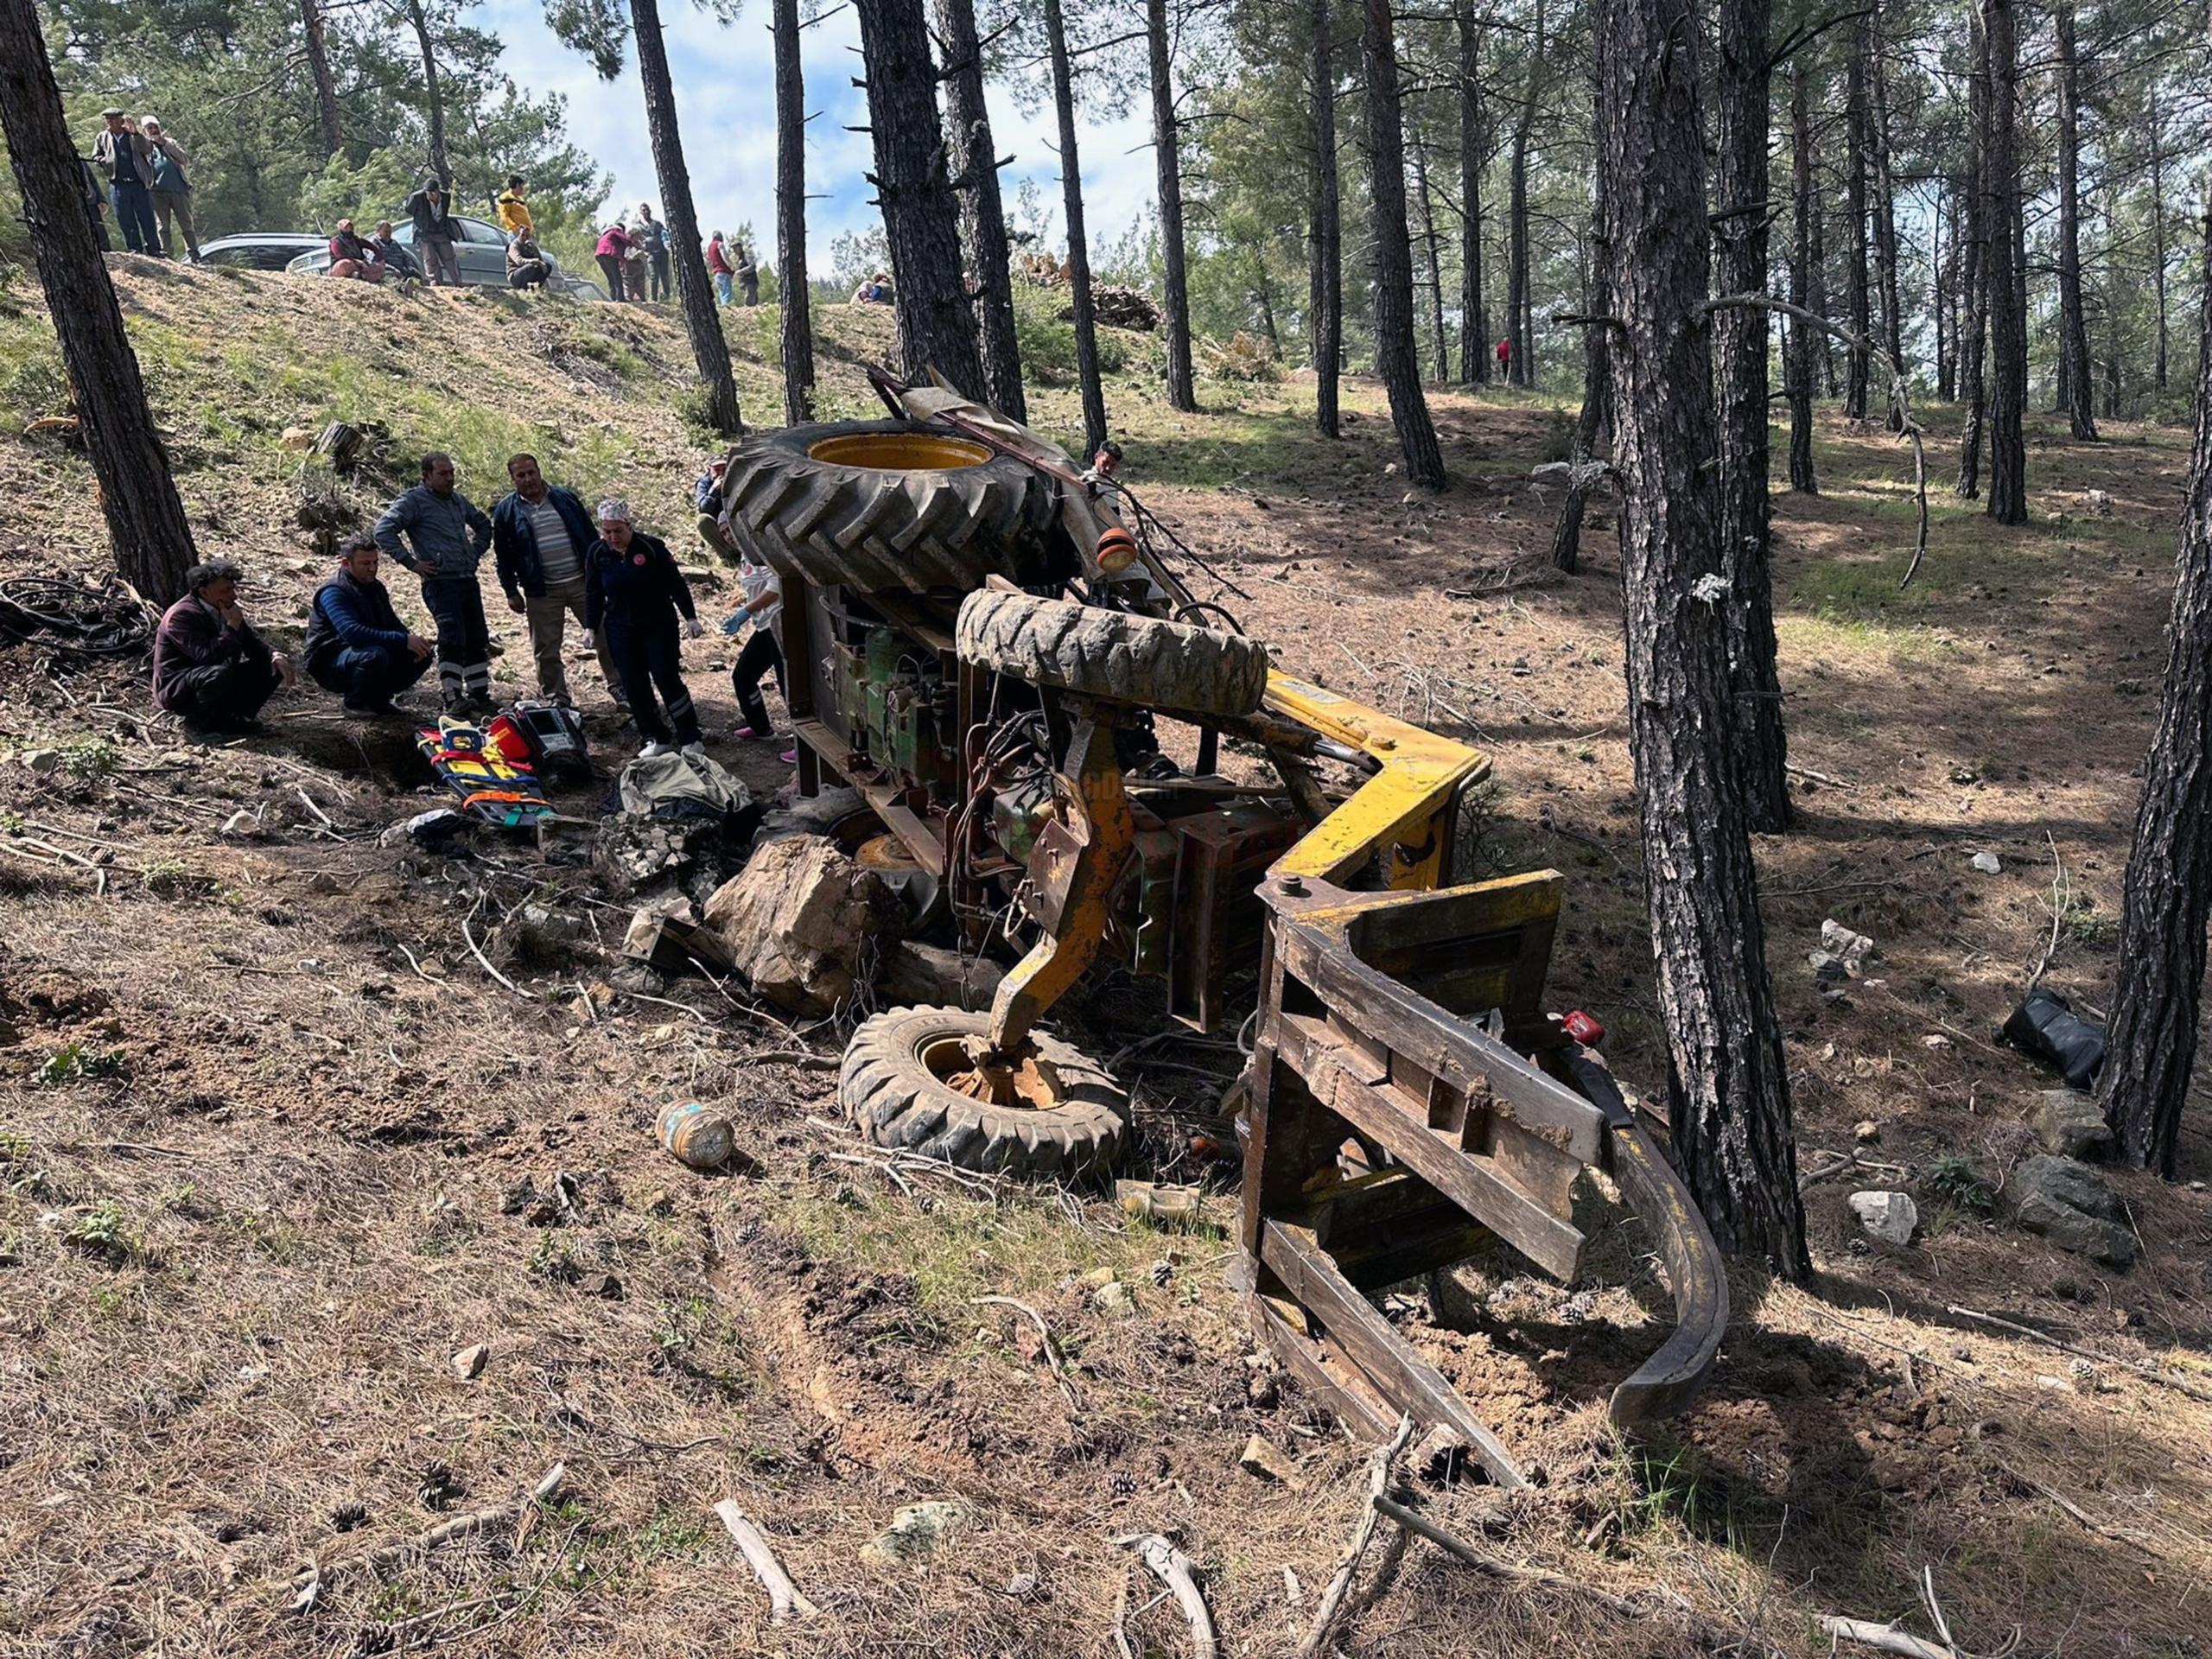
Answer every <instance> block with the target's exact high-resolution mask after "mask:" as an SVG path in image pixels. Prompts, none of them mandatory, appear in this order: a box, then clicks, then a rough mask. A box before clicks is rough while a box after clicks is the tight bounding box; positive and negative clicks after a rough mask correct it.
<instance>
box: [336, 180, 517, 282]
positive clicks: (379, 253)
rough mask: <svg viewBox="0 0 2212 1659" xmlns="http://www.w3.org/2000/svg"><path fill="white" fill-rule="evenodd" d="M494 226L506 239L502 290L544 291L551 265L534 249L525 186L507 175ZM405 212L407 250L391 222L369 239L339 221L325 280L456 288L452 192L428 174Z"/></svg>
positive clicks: (459, 235)
mask: <svg viewBox="0 0 2212 1659" xmlns="http://www.w3.org/2000/svg"><path fill="white" fill-rule="evenodd" d="M497 206H498V211H499V226H500V229H501V230H503V231H504V232H505V233H506V238H507V285H508V286H509V287H511V288H518V289H526V288H543V286H544V285H545V281H546V278H547V277H550V276H551V275H552V264H551V262H550V260H548V259H547V258H546V257H545V254H544V252H543V250H542V249H540V248H539V247H538V245H537V231H536V229H535V227H534V226H532V225H531V219H530V186H529V183H528V181H526V180H524V178H523V177H522V175H519V174H515V175H510V176H509V178H508V180H507V188H506V189H505V191H504V192H502V193H501V194H500V196H499V202H498V204H497ZM406 213H407V218H408V220H409V222H410V224H411V225H412V226H414V231H415V238H414V246H413V248H412V249H411V250H410V248H409V247H407V246H406V245H404V243H402V242H400V241H399V240H398V239H397V238H396V237H395V236H394V235H393V234H392V226H391V220H390V219H385V220H381V221H379V222H378V226H377V232H376V234H375V235H374V236H368V237H365V236H362V235H361V234H359V232H358V231H357V230H356V229H355V227H354V224H353V220H352V219H340V220H339V221H338V228H337V231H336V232H334V234H333V235H332V237H331V238H330V264H329V265H328V267H327V269H326V270H324V272H323V275H325V276H326V277H340V278H350V279H352V280H353V281H357V282H365V283H381V282H384V281H385V280H386V279H387V278H397V279H400V280H403V281H404V280H406V279H409V278H420V279H422V280H423V281H425V282H428V283H429V284H430V285H431V286H432V287H433V288H436V287H447V288H459V287H460V286H461V257H460V255H459V254H458V253H457V252H456V251H455V249H454V244H455V243H457V242H461V241H464V240H466V239H467V238H466V236H465V235H464V233H463V232H462V231H461V226H460V225H459V224H458V223H457V222H456V221H455V219H454V214H453V196H452V193H451V192H450V191H448V189H447V188H446V186H445V181H443V180H442V179H439V178H437V177H436V176H435V175H433V176H432V177H430V178H429V179H426V180H424V181H423V185H422V187H421V188H419V189H417V190H416V192H415V194H413V195H411V196H410V197H408V198H407V202H406Z"/></svg>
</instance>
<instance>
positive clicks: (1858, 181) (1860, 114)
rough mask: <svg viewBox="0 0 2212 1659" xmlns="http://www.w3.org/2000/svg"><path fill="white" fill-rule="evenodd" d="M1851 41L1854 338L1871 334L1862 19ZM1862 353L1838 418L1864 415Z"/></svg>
mask: <svg viewBox="0 0 2212 1659" xmlns="http://www.w3.org/2000/svg"><path fill="white" fill-rule="evenodd" d="M1852 33H1853V42H1852V48H1851V51H1850V54H1849V55H1848V57H1847V59H1846V60H1845V67H1844V89H1845V90H1844V127H1845V132H1846V136H1847V143H1848V144H1849V146H1850V151H1851V153H1850V155H1849V156H1848V157H1847V160H1846V167H1845V174H1844V177H1845V192H1844V199H1845V201H1846V203H1847V206H1848V207H1849V208H1850V211H1851V241H1850V244H1849V246H1848V251H1849V254H1850V264H1849V270H1848V272H1847V277H1846V280H1847V282H1848V283H1849V284H1850V290H1849V292H1847V294H1846V295H1845V296H1844V300H1845V304H1846V307H1847V312H1848V316H1849V321H1850V326H1851V332H1852V333H1853V334H1854V335H1855V336H1857V337H1858V338H1859V339H1860V340H1866V339H1869V338H1871V336H1872V321H1873V308H1872V303H1871V300H1870V296H1869V295H1868V292H1867V266H1866V161H1867V155H1868V152H1869V151H1871V150H1872V148H1873V137H1872V131H1871V128H1872V122H1871V120H1870V119H1869V118H1868V115H1867V111H1866V58H1867V54H1868V51H1869V49H1870V48H1869V41H1871V40H1872V35H1870V34H1869V32H1868V30H1867V28H1866V24H1865V23H1864V22H1860V23H1859V24H1857V25H1855V26H1854V27H1853V30H1852ZM1866 369H1867V361H1866V351H1865V350H1864V349H1863V348H1862V347H1859V346H1852V347H1851V348H1850V353H1849V356H1848V359H1847V361H1846V363H1845V366H1844V381H1843V413H1844V418H1845V419H1847V420H1852V421H1863V420H1865V419H1866Z"/></svg>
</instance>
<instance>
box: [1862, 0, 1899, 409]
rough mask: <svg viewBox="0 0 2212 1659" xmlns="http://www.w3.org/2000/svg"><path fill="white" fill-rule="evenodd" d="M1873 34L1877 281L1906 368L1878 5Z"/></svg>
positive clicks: (1893, 346)
mask: <svg viewBox="0 0 2212 1659" xmlns="http://www.w3.org/2000/svg"><path fill="white" fill-rule="evenodd" d="M1868 37H1869V40H1870V41H1871V45H1870V46H1869V48H1868V51H1867V59H1866V73H1867V78H1868V84H1869V86H1871V88H1872V92H1873V108H1872V111H1871V112H1870V115H1869V118H1868V123H1867V132H1868V137H1870V139H1871V140H1872V168H1873V178H1872V183H1873V187H1874V196H1873V204H1872V205H1873V209H1874V280H1875V285H1876V287H1877V288H1878V289H1879V290H1880V293H1881V296H1882V343H1883V345H1885V346H1887V347H1888V348H1889V353H1890V360H1891V362H1892V363H1895V364H1897V365H1898V366H1899V367H1900V368H1903V367H1904V309H1903V307H1902V305H1901V303H1900V302H1899V297H1898V290H1899V287H1900V283H1899V281H1898V276H1897V181H1896V175H1895V172H1894V170H1893V169H1892V168H1891V164H1890V76H1889V54H1888V52H1887V50H1886V42H1887V36H1885V35H1884V33H1883V30H1882V12H1881V7H1880V5H1879V4H1877V5H1876V7H1875V9H1874V16H1873V19H1872V27H1871V28H1870V29H1869V30H1868ZM1884 401H1885V402H1886V403H1887V404H1889V416H1888V421H1889V428H1890V430H1891V431H1892V432H1896V431H1899V430H1901V429H1903V425H1904V410H1902V409H1901V408H1899V407H1898V405H1897V402H1896V400H1895V399H1893V398H1885V400H1884Z"/></svg>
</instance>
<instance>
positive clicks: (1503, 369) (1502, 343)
mask: <svg viewBox="0 0 2212 1659" xmlns="http://www.w3.org/2000/svg"><path fill="white" fill-rule="evenodd" d="M1512 372H1513V342H1512V341H1511V340H1499V341H1498V342H1497V378H1499V379H1500V380H1503V379H1505V378H1507V377H1508V376H1509V375H1510V374H1511V373H1512Z"/></svg>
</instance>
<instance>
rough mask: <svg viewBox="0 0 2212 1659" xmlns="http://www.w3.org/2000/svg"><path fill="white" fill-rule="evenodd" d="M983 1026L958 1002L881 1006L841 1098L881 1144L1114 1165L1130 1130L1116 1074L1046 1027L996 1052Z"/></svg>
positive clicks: (1000, 1166) (989, 1163) (1035, 1168)
mask: <svg viewBox="0 0 2212 1659" xmlns="http://www.w3.org/2000/svg"><path fill="white" fill-rule="evenodd" d="M989 1027H990V1015H989V1014H988V1013H977V1014H969V1013H967V1012H965V1011H964V1010H963V1009H960V1008H944V1007H918V1008H893V1009H892V1010H890V1011H889V1012H888V1013H886V1014H877V1015H876V1016H875V1017H874V1019H872V1020H868V1022H867V1023H866V1024H864V1025H863V1026H861V1028H860V1029H859V1030H858V1031H856V1032H855V1033H853V1040H852V1042H851V1043H850V1044H849V1046H847V1047H846V1050H845V1063H844V1065H843V1067H842V1070H841V1071H839V1073H838V1077H837V1098H838V1101H839V1102H840V1103H842V1105H843V1107H844V1109H845V1111H846V1114H847V1116H849V1117H851V1118H852V1120H853V1121H854V1122H855V1123H857V1124H858V1125H859V1126H860V1130H861V1134H862V1135H866V1136H867V1137H868V1139H869V1140H870V1141H874V1143H875V1144H876V1145H877V1146H880V1147H904V1148H906V1150H908V1151H911V1152H917V1153H919V1154H922V1155H923V1156H924V1157H925V1158H941V1159H943V1160H944V1161H945V1162H947V1163H949V1164H954V1165H957V1166H959V1167H961V1168H963V1169H977V1170H988V1171H992V1172H995V1173H1003V1174H1008V1175H1036V1176H1050V1177H1058V1178H1060V1179H1069V1180H1073V1179H1080V1178H1082V1177H1084V1176H1088V1175H1093V1174H1097V1173H1103V1172H1104V1171H1105V1170H1107V1169H1109V1168H1110V1167H1111V1166H1113V1163H1114V1160H1116V1158H1118V1157H1119V1156H1120V1155H1121V1151H1122V1141H1123V1139H1124V1138H1125V1137H1126V1135H1128V1123H1129V1097H1128V1095H1127V1094H1126V1093H1125V1092H1124V1091H1123V1090H1122V1087H1121V1085H1120V1084H1116V1082H1115V1081H1114V1080H1113V1079H1112V1078H1111V1077H1108V1076H1107V1075H1106V1073H1105V1072H1104V1071H1101V1070H1100V1069H1099V1067H1098V1066H1097V1065H1096V1063H1095V1062H1093V1061H1091V1060H1089V1059H1086V1058H1084V1055H1083V1053H1082V1052H1081V1051H1080V1050H1078V1049H1077V1048H1075V1047H1073V1046H1071V1045H1069V1044H1067V1043H1064V1042H1062V1041H1060V1040H1059V1039H1058V1038H1056V1037H1050V1036H1047V1035H1046V1034H1045V1033H1042V1032H1033V1033H1031V1034H1030V1035H1029V1037H1028V1038H1027V1040H1025V1041H1024V1043H1023V1044H1022V1046H1021V1050H1020V1052H1019V1053H1018V1054H1017V1055H1015V1056H1014V1057H1013V1058H1012V1061H1011V1063H1010V1064H1003V1063H1000V1062H998V1061H997V1060H995V1058H992V1057H990V1056H988V1054H987V1053H986V1052H985V1049H986V1045H987V1044H988V1040H989V1039H988V1037H987V1036H986V1035H985V1033H987V1032H988V1029H989ZM979 1057H981V1060H982V1063H980V1064H979Z"/></svg>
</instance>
